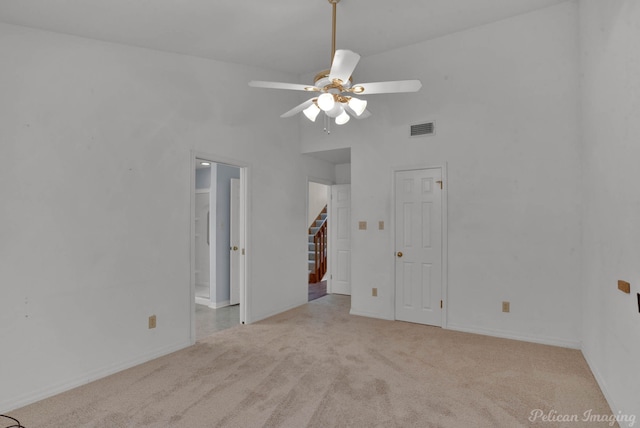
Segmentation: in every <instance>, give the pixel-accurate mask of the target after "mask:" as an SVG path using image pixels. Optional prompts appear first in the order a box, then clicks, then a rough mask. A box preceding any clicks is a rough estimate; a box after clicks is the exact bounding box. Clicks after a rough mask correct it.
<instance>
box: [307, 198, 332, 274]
mask: <svg viewBox="0 0 640 428" xmlns="http://www.w3.org/2000/svg"><path fill="white" fill-rule="evenodd" d="M326 212H327V207H326V206H325V207H324V209H323V210H322V212H321V213H320V215H321V214H323V213H326ZM320 215H318V219H320ZM314 223H315V222H314ZM327 238H328V237H327V218H326V217H325V219H324V220H323V221H322V224H321V225H320V227H319V228H318V230H317V231H316V233H315V234H314V235H313V251H314V253H315V257H314V260H315V263H314V268H313V270H312V271H311V275H310V278H309V281H310V282H319V281H321V280H322V278H323V277H324V274H325V273H326V272H327Z"/></svg>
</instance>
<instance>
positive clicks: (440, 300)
mask: <svg viewBox="0 0 640 428" xmlns="http://www.w3.org/2000/svg"><path fill="white" fill-rule="evenodd" d="M440 309H442V300H440Z"/></svg>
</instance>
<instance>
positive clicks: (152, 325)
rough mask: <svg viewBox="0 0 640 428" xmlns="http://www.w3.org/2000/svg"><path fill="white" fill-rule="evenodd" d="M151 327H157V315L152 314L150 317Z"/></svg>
mask: <svg viewBox="0 0 640 428" xmlns="http://www.w3.org/2000/svg"><path fill="white" fill-rule="evenodd" d="M149 328H156V316H155V315H151V316H150V317H149Z"/></svg>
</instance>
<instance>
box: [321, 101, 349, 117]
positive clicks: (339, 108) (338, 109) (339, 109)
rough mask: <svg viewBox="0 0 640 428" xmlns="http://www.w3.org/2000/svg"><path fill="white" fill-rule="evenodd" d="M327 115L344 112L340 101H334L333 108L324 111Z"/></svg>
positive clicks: (335, 115) (333, 115) (334, 115)
mask: <svg viewBox="0 0 640 428" xmlns="http://www.w3.org/2000/svg"><path fill="white" fill-rule="evenodd" d="M325 113H326V114H327V116H329V117H338V116H340V115H341V114H342V113H344V107H342V104H341V103H335V105H334V106H333V108H332V109H331V110H329V111H327V112H325Z"/></svg>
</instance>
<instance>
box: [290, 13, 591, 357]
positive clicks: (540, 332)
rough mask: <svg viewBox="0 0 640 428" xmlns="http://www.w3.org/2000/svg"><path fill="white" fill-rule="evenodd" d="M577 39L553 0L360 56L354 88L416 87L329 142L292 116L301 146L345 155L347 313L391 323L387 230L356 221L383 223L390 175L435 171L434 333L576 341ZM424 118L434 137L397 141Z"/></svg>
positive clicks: (375, 104) (573, 21)
mask: <svg viewBox="0 0 640 428" xmlns="http://www.w3.org/2000/svg"><path fill="white" fill-rule="evenodd" d="M577 31H578V28H577V6H576V4H575V3H574V2H567V3H562V4H560V5H558V6H554V7H551V8H547V9H543V10H540V11H536V12H533V13H529V14H526V15H521V16H517V17H514V18H510V19H508V20H504V21H500V22H497V23H493V24H490V25H486V26H482V27H478V28H475V29H471V30H468V31H464V32H460V33H456V34H452V35H449V36H446V37H442V38H439V39H435V40H432V41H428V42H424V43H420V44H417V45H413V46H409V47H406V48H402V49H398V50H394V51H390V52H387V53H385V54H381V55H377V56H374V57H368V58H363V60H362V61H361V62H360V64H359V65H358V68H357V70H356V76H355V80H356V81H365V82H366V81H383V80H396V79H412V78H415V79H420V80H421V81H422V83H423V88H422V90H421V91H420V92H418V93H415V94H393V95H374V96H370V97H369V98H368V100H369V107H368V109H369V110H370V111H371V112H372V113H373V116H372V117H371V118H369V119H365V120H352V121H350V122H349V123H348V124H347V125H345V126H342V127H337V126H334V127H333V128H332V132H331V135H329V136H327V135H325V134H324V133H323V132H322V128H321V124H312V123H310V122H308V121H305V120H304V119H301V123H302V128H303V141H302V149H303V151H305V152H313V151H318V150H320V149H321V148H323V149H324V150H329V149H334V148H343V147H351V189H352V290H353V295H352V310H353V312H354V313H359V314H363V315H369V316H373V317H381V318H393V317H394V304H393V302H394V274H393V272H394V258H393V253H394V247H393V228H392V227H389V228H387V230H385V231H378V230H377V229H370V230H368V231H360V230H357V228H356V225H357V222H358V221H361V220H366V221H368V222H369V223H370V224H371V223H373V224H377V221H378V220H384V221H385V223H386V224H389V222H390V219H391V210H392V200H391V195H392V194H391V182H392V180H391V178H392V169H393V168H397V167H407V166H431V165H444V164H447V166H448V180H446V184H445V185H446V187H447V192H448V200H449V205H448V213H449V217H448V220H449V229H448V237H449V252H448V258H449V268H448V272H449V288H448V290H449V291H448V292H449V294H448V298H447V299H445V300H447V303H446V305H447V308H448V326H449V327H450V328H456V329H462V330H469V331H476V332H481V333H489V334H493V335H498V336H507V337H516V338H521V339H526V340H532V341H539V342H545V343H553V344H561V345H565V346H571V347H579V346H580V339H581V338H580V331H581V309H580V308H581V303H580V302H581V294H582V293H581V288H580V274H579V272H580V269H581V263H580V259H581V258H580V245H581V232H580V230H581V222H580V217H581V202H580V201H581V198H580V191H581V185H580V177H581V176H580V171H581V168H580V146H579V138H578V135H579V126H578V125H579V120H578V103H579V88H578V83H577V81H578V53H577V43H578V40H577V34H578V33H577ZM425 120H435V121H436V135H435V136H432V137H428V138H414V139H411V138H409V137H408V133H409V125H410V124H415V123H420V122H422V121H425ZM320 122H321V121H320ZM371 287H377V288H378V297H372V296H371ZM503 300H507V301H510V302H511V313H509V314H503V313H502V312H501V302H502V301H503Z"/></svg>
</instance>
